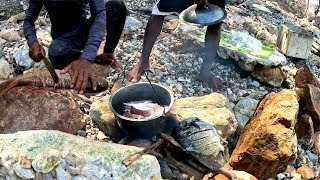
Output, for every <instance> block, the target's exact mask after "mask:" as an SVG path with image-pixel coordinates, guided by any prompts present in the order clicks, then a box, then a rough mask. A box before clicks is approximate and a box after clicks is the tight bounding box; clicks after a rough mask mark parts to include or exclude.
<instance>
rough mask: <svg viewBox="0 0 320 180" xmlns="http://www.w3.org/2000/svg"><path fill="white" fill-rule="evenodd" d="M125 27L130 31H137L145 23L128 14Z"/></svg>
mask: <svg viewBox="0 0 320 180" xmlns="http://www.w3.org/2000/svg"><path fill="white" fill-rule="evenodd" d="M124 27H125V28H126V29H128V30H129V31H137V30H139V29H142V27H143V23H142V22H141V21H139V20H137V19H136V18H134V17H132V16H128V17H127V19H126V22H125V25H124Z"/></svg>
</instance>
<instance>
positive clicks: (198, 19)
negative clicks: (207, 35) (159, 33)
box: [179, 4, 227, 26]
mask: <svg viewBox="0 0 320 180" xmlns="http://www.w3.org/2000/svg"><path fill="white" fill-rule="evenodd" d="M226 17H227V12H226V10H224V9H223V8H221V7H219V6H217V5H214V4H207V5H206V6H205V7H198V6H197V5H196V4H194V5H192V6H190V7H188V8H187V9H185V10H184V11H182V12H181V13H180V16H179V18H180V19H181V20H182V21H183V22H185V23H191V24H195V25H202V26H210V25H214V24H218V23H220V22H221V21H223V20H224V19H225V18H226Z"/></svg>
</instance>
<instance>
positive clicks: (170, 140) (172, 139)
mask: <svg viewBox="0 0 320 180" xmlns="http://www.w3.org/2000/svg"><path fill="white" fill-rule="evenodd" d="M160 137H161V138H162V139H164V140H166V141H168V142H170V143H171V144H173V145H174V146H176V147H178V148H180V149H181V150H183V151H186V150H185V149H184V148H183V147H182V146H181V145H180V143H178V142H177V141H176V140H175V139H174V138H173V137H172V136H170V135H167V134H163V133H161V134H160Z"/></svg>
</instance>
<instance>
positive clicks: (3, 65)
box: [0, 59, 12, 81]
mask: <svg viewBox="0 0 320 180" xmlns="http://www.w3.org/2000/svg"><path fill="white" fill-rule="evenodd" d="M11 73H12V69H11V68H10V64H9V63H8V62H7V61H6V60H4V59H0V81H1V80H6V79H8V78H9V77H10V74H11Z"/></svg>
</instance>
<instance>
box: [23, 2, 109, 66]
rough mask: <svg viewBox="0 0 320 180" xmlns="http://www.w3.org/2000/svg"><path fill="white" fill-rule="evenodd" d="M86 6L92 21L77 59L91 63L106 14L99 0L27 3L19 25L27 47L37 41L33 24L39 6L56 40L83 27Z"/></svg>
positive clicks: (101, 38) (103, 32)
mask: <svg viewBox="0 0 320 180" xmlns="http://www.w3.org/2000/svg"><path fill="white" fill-rule="evenodd" d="M88 4H89V7H90V14H91V16H93V17H94V20H93V24H92V26H91V28H90V30H89V35H88V39H87V43H86V46H85V48H84V50H83V53H82V55H81V58H84V59H88V60H91V61H92V60H94V59H95V57H96V54H97V51H98V49H99V46H100V44H101V42H102V40H103V37H104V35H105V31H106V11H105V2H104V1H103V0H64V1H62V0H30V2H29V7H28V10H27V12H26V18H25V21H24V24H23V32H24V36H25V37H26V39H27V42H28V45H29V46H30V45H31V44H32V43H34V42H37V41H38V40H37V36H36V30H35V24H34V22H35V21H36V20H37V18H38V15H39V13H40V11H41V8H42V6H44V7H45V8H46V10H47V11H48V14H49V18H50V21H51V24H52V27H51V36H52V38H53V39H56V38H58V37H59V36H61V35H63V34H65V33H68V32H71V31H74V30H76V29H77V28H78V27H79V26H81V25H83V24H84V23H85V21H86V20H87V12H86V8H87V5H88Z"/></svg>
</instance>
